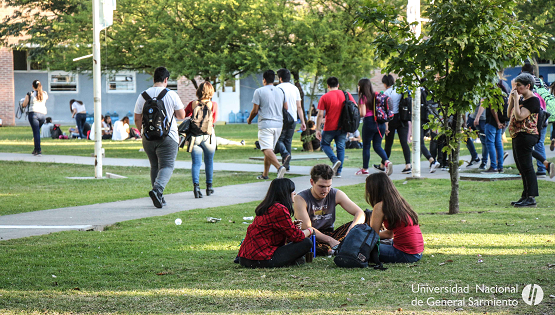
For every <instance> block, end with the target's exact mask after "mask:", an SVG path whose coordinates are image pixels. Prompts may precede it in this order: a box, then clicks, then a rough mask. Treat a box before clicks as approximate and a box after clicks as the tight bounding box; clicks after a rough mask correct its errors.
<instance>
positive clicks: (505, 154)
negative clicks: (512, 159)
mask: <svg viewBox="0 0 555 315" xmlns="http://www.w3.org/2000/svg"><path fill="white" fill-rule="evenodd" d="M508 157H509V152H505V153H503V162H505V160H506V159H507V158H508Z"/></svg>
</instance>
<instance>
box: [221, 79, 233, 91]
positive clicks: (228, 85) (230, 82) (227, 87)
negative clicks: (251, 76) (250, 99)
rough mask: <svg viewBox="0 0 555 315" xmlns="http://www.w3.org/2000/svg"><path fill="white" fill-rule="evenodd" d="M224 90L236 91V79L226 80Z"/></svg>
mask: <svg viewBox="0 0 555 315" xmlns="http://www.w3.org/2000/svg"><path fill="white" fill-rule="evenodd" d="M223 91H224V92H235V79H231V80H225V82H224V86H223Z"/></svg>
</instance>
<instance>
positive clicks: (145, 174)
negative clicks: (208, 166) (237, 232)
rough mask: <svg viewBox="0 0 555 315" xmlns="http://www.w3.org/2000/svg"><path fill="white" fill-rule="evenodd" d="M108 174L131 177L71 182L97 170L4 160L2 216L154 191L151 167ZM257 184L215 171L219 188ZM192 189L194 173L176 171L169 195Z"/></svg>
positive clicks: (243, 175) (249, 176)
mask: <svg viewBox="0 0 555 315" xmlns="http://www.w3.org/2000/svg"><path fill="white" fill-rule="evenodd" d="M104 171H105V172H111V173H115V174H118V175H123V176H126V177H128V178H127V179H99V180H93V179H91V180H81V179H67V178H66V177H80V176H83V177H87V176H92V175H93V174H94V171H93V167H92V166H88V165H74V164H54V163H25V162H10V161H2V162H0V174H2V180H1V181H0V200H2V201H1V202H0V215H7V214H14V213H21V212H29V211H36V210H45V209H53V208H62V207H72V206H81V205H89V204H95V203H103V202H111V201H118V200H128V199H135V198H142V197H148V191H149V190H151V189H152V187H151V185H150V168H146V167H120V166H104ZM288 177H289V175H288ZM254 181H256V174H255V173H247V172H220V171H217V172H214V186H215V187H220V186H227V185H235V184H243V183H249V182H254ZM200 182H201V183H204V182H205V176H204V170H201V176H200ZM202 187H204V184H202ZM192 190H193V183H192V177H191V170H183V169H175V170H174V172H173V175H172V177H171V179H170V182H169V183H168V185H167V186H166V190H165V193H166V194H171V193H176V192H183V191H192Z"/></svg>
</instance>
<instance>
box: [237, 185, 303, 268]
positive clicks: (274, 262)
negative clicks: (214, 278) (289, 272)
mask: <svg viewBox="0 0 555 315" xmlns="http://www.w3.org/2000/svg"><path fill="white" fill-rule="evenodd" d="M294 196H295V184H294V183H293V181H292V180H290V179H289V178H276V179H274V180H273V181H272V183H271V184H270V188H269V189H268V192H267V193H266V197H265V198H264V200H263V201H262V202H261V203H260V204H259V205H258V207H256V210H255V213H256V217H255V218H254V221H253V222H252V224H251V225H249V227H248V228H247V235H246V236H245V240H244V241H243V243H242V244H241V248H240V249H239V255H238V257H239V263H240V264H241V266H244V267H249V268H273V267H284V266H289V265H293V264H295V262H296V261H297V260H302V258H303V256H304V255H305V254H306V253H308V252H309V251H310V248H312V241H311V240H310V236H311V235H312V234H314V228H312V227H307V228H306V229H304V230H301V229H299V228H298V227H297V226H295V224H293V221H291V216H292V215H293V197H294ZM288 241H289V242H290V243H289V244H286V243H287V242H288ZM303 262H304V261H303Z"/></svg>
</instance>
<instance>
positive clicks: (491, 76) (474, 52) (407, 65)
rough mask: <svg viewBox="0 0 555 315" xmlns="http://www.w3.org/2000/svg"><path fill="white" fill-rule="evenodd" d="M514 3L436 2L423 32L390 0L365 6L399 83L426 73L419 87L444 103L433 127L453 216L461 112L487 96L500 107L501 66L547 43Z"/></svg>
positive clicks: (414, 81)
mask: <svg viewBox="0 0 555 315" xmlns="http://www.w3.org/2000/svg"><path fill="white" fill-rule="evenodd" d="M516 5H517V1H514V0H456V1H455V0H436V1H435V2H433V3H432V4H430V5H429V6H428V7H427V9H426V10H425V11H424V12H425V13H424V15H427V17H428V18H429V20H430V21H429V23H426V24H425V25H424V28H423V34H424V35H421V36H420V37H419V38H416V37H415V35H414V34H413V33H412V32H411V30H410V25H409V24H408V23H407V22H406V20H404V19H403V18H402V17H401V15H400V14H399V11H398V10H397V9H396V8H395V7H393V6H391V5H387V4H385V2H384V3H383V4H382V5H376V4H375V3H371V2H368V3H367V5H365V6H363V7H361V10H360V14H359V22H360V23H361V24H362V25H373V26H375V27H377V28H379V29H380V30H381V34H380V35H379V36H378V38H377V39H376V41H375V43H376V45H377V49H378V54H379V56H380V57H381V58H382V59H384V60H388V62H387V66H386V68H385V69H386V70H387V71H390V72H393V73H397V74H399V76H401V80H399V81H398V82H399V84H401V85H404V86H407V87H408V88H410V89H411V90H414V89H415V88H416V87H417V86H418V82H419V80H421V79H426V80H425V81H424V83H422V86H424V87H425V88H427V89H428V90H430V91H432V92H433V97H434V99H435V100H436V101H438V102H439V103H440V107H439V111H440V114H441V117H442V118H443V119H442V120H438V119H436V118H435V117H433V116H430V118H431V119H432V122H431V123H430V124H429V128H432V129H436V128H438V129H439V133H440V134H444V135H445V136H446V138H447V146H446V147H445V148H444V150H445V151H446V152H448V153H449V162H450V165H449V172H450V177H451V196H450V199H449V213H450V214H456V213H458V212H459V171H458V167H459V152H460V142H461V140H463V139H466V138H467V137H468V136H469V134H468V133H467V132H461V131H462V128H461V118H462V115H464V113H466V112H468V111H470V110H473V109H474V108H475V107H476V106H477V105H478V104H479V103H480V99H484V100H485V101H484V104H483V105H484V107H488V106H489V105H490V104H491V106H492V107H493V108H498V107H499V106H500V105H501V104H502V100H501V98H500V91H499V89H496V88H495V84H496V83H497V80H498V76H497V71H498V70H500V69H503V68H505V67H506V66H509V65H516V64H521V63H522V61H523V60H524V59H526V58H527V57H529V56H531V55H534V54H536V53H538V51H539V50H540V49H543V47H544V46H545V44H546V42H545V37H543V36H538V32H537V31H535V30H534V29H533V28H532V27H531V26H529V25H523V24H522V23H519V21H518V20H517V19H516V18H515V17H514V16H513V14H512V12H513V10H515V7H516ZM450 118H451V119H452V120H450ZM449 121H452V123H449Z"/></svg>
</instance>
